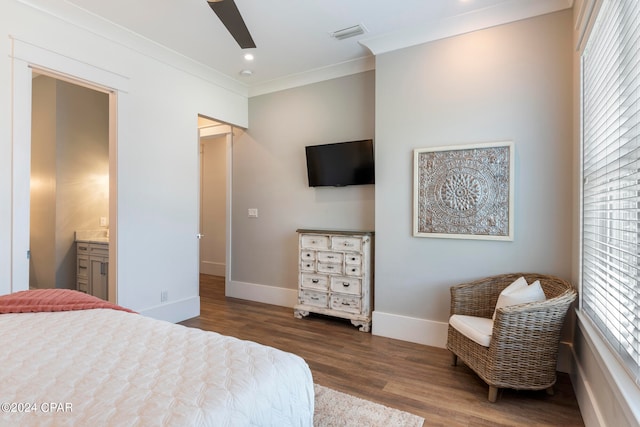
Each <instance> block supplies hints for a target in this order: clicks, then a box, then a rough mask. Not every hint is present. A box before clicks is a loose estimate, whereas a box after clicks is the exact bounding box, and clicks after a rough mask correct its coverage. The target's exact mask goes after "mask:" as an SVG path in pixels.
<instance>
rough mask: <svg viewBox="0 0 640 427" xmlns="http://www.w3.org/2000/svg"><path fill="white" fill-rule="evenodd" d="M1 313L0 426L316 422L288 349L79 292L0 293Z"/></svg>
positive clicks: (306, 379)
mask: <svg viewBox="0 0 640 427" xmlns="http://www.w3.org/2000/svg"><path fill="white" fill-rule="evenodd" d="M34 293H35V294H34ZM25 301H26V302H25ZM74 301H75V302H74ZM10 311H13V312H10ZM0 313H2V314H0V349H1V350H0V354H1V356H0V404H1V405H2V412H1V413H0V425H21V426H28V425H44V426H47V425H49V426H67V425H81V426H103V425H113V426H125V425H126V426H147V425H149V426H258V425H261V426H262V425H270V426H312V425H313V409H314V392H313V381H312V376H311V372H310V370H309V367H308V366H307V364H306V363H305V361H304V360H303V359H302V358H300V357H298V356H296V355H294V354H291V353H286V352H283V351H280V350H277V349H275V348H272V347H267V346H264V345H261V344H257V343H254V342H250V341H242V340H239V339H236V338H232V337H227V336H223V335H220V334H217V333H214V332H206V331H202V330H199V329H195V328H188V327H185V326H181V325H175V324H172V323H168V322H164V321H159V320H154V319H151V318H148V317H145V316H142V315H140V314H136V313H133V312H130V311H129V310H127V309H124V308H122V307H119V306H116V305H113V304H110V303H108V302H106V301H102V300H99V299H97V298H95V297H92V296H89V295H85V294H82V293H80V292H77V291H69V290H42V291H24V292H18V293H16V294H12V295H6V296H2V297H0Z"/></svg>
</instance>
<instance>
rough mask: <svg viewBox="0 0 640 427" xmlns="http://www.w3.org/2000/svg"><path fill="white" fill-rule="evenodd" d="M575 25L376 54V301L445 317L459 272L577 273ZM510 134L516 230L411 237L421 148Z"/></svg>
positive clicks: (539, 26)
mask: <svg viewBox="0 0 640 427" xmlns="http://www.w3.org/2000/svg"><path fill="white" fill-rule="evenodd" d="M571 29H572V22H571V11H565V12H560V13H554V14H550V15H544V16H541V17H537V18H533V19H528V20H524V21H520V22H516V23H513V24H509V25H503V26H498V27H494V28H490V29H486V30H482V31H477V32H473V33H470V34H466V35H461V36H458V37H452V38H448V39H444V40H441V41H436V42H433V43H427V44H424V45H420V46H416V47H411V48H407V49H403V50H399V51H395V52H391V53H387V54H383V55H379V56H378V57H377V58H376V174H377V176H376V201H375V209H376V224H375V231H376V262H375V269H376V281H375V292H376V301H375V304H376V307H375V308H376V311H377V312H382V313H390V314H394V315H402V316H409V317H412V318H418V319H430V320H432V321H436V322H446V320H447V318H448V315H449V286H451V285H453V284H455V283H458V282H462V281H466V280H469V279H475V278H479V277H483V276H488V275H492V274H498V273H506V272H517V271H534V272H540V273H552V274H556V275H559V276H561V277H565V278H570V276H571V237H572V235H571V229H572V224H571V220H572V216H571V209H572V204H571V191H572V188H571V183H572V157H571V155H572V151H571V150H572V144H571V141H572V125H571V120H572V114H571V111H572V100H571V94H572V74H571V70H572V63H571V49H572V46H571ZM503 140H512V141H514V144H515V238H514V240H513V241H512V242H496V241H483V240H454V239H432V238H416V237H412V188H413V175H412V159H413V153H412V152H413V149H415V148H426V147H436V146H442V145H455V144H469V143H478V142H490V141H503ZM373 326H374V332H376V318H375V317H374V325H373ZM427 341H428V340H427Z"/></svg>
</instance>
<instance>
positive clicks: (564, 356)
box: [371, 311, 573, 373]
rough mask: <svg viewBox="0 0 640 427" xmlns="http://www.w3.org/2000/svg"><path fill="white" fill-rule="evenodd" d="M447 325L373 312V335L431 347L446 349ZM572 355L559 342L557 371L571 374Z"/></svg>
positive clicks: (568, 346) (568, 348) (569, 349)
mask: <svg viewBox="0 0 640 427" xmlns="http://www.w3.org/2000/svg"><path fill="white" fill-rule="evenodd" d="M447 328H448V323H445V322H435V321H433V320H425V319H418V318H415V317H407V316H400V315H397V314H389V313H383V312H380V311H374V312H373V321H372V330H371V333H372V334H373V335H380V336H383V337H387V338H393V339H397V340H402V341H409V342H414V343H417V344H424V345H428V346H431V347H439V348H446V347H447ZM572 366H573V353H572V348H571V344H570V343H566V342H561V343H560V348H559V351H558V368H557V369H558V371H560V372H565V373H571V372H572Z"/></svg>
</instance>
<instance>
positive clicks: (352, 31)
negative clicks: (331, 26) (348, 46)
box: [331, 24, 367, 40]
mask: <svg viewBox="0 0 640 427" xmlns="http://www.w3.org/2000/svg"><path fill="white" fill-rule="evenodd" d="M366 32H367V29H366V28H365V26H364V25H362V24H358V25H354V26H353V27H348V28H343V29H342V30H338V31H334V32H332V33H331V37H333V38H335V39H338V40H344V39H348V38H349V37H354V36H359V35H360V34H364V33H366Z"/></svg>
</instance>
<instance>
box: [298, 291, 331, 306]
mask: <svg viewBox="0 0 640 427" xmlns="http://www.w3.org/2000/svg"><path fill="white" fill-rule="evenodd" d="M298 299H299V301H300V304H306V305H312V306H314V307H325V308H326V307H328V306H329V296H328V294H327V293H326V292H319V291H313V290H310V289H302V290H300V294H299V297H298Z"/></svg>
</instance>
